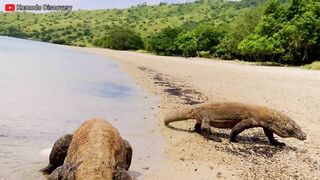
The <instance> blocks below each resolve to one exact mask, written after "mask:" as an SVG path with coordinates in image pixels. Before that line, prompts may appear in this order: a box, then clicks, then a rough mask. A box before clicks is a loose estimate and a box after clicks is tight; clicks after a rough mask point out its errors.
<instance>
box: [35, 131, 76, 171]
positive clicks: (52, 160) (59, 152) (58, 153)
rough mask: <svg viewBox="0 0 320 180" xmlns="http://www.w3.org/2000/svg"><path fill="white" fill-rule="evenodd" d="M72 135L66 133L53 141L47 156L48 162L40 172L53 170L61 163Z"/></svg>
mask: <svg viewBox="0 0 320 180" xmlns="http://www.w3.org/2000/svg"><path fill="white" fill-rule="evenodd" d="M72 137H73V135H72V134H66V135H64V136H62V137H61V138H59V139H58V140H57V141H56V142H55V143H54V145H53V147H52V150H51V152H50V156H49V164H48V166H47V167H45V168H43V169H41V170H40V171H41V172H43V173H46V174H50V173H51V172H52V171H53V170H55V169H56V168H57V167H59V166H61V165H62V164H63V162H64V159H65V158H66V156H67V152H68V149H69V146H70V143H71V140H72Z"/></svg>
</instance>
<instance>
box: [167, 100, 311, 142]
mask: <svg viewBox="0 0 320 180" xmlns="http://www.w3.org/2000/svg"><path fill="white" fill-rule="evenodd" d="M188 119H195V120H196V121H197V122H196V125H195V131H196V132H198V133H201V134H202V135H203V136H204V137H206V138H208V139H210V140H214V141H217V142H221V139H220V138H218V137H216V136H214V135H213V134H212V132H211V127H216V128H232V131H231V134H230V138H229V140H230V141H231V142H238V141H237V139H236V136H237V135H238V134H240V133H241V132H242V131H244V130H245V129H248V128H254V127H262V128H263V130H264V133H265V135H266V136H267V137H268V139H269V141H270V144H271V145H274V146H283V145H285V144H284V143H281V142H279V141H277V140H276V139H275V138H274V136H273V133H275V134H277V135H278V136H280V137H282V138H287V137H294V138H297V139H299V140H305V139H306V134H305V133H304V132H303V131H302V130H301V128H300V127H299V125H298V124H297V123H296V122H295V121H293V120H292V119H290V118H289V117H288V116H286V115H285V114H283V113H281V112H278V111H275V110H273V109H270V108H267V107H263V106H254V105H249V104H243V103H236V102H221V103H212V104H201V105H194V106H191V107H188V108H184V109H179V110H173V111H171V112H169V113H168V114H167V115H166V116H165V119H164V123H165V125H166V126H169V123H171V122H175V121H184V120H188Z"/></svg>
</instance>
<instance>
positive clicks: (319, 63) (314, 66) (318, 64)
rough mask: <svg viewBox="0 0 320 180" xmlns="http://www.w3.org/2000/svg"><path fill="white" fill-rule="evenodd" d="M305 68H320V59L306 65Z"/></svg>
mask: <svg viewBox="0 0 320 180" xmlns="http://www.w3.org/2000/svg"><path fill="white" fill-rule="evenodd" d="M304 68H305V69H312V70H320V61H315V62H313V63H311V64H308V65H305V66H304Z"/></svg>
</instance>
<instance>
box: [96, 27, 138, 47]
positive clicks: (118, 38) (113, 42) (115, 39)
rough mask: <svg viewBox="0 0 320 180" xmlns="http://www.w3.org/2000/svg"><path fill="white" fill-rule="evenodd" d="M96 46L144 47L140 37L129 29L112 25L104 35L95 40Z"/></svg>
mask: <svg viewBox="0 0 320 180" xmlns="http://www.w3.org/2000/svg"><path fill="white" fill-rule="evenodd" d="M94 44H95V45H96V46H100V47H104V48H110V49H117V50H138V49H143V48H144V42H143V41H142V38H141V37H140V36H139V35H138V34H137V33H136V32H134V31H132V30H131V29H127V28H120V27H114V28H112V30H110V31H108V32H107V34H106V35H105V36H103V37H102V38H99V39H97V40H95V42H94Z"/></svg>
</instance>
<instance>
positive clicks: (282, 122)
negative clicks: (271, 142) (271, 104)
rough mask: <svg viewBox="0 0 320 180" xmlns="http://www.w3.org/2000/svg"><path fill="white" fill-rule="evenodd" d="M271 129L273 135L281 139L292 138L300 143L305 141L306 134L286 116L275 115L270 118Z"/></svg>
mask: <svg viewBox="0 0 320 180" xmlns="http://www.w3.org/2000/svg"><path fill="white" fill-rule="evenodd" d="M272 121H273V123H272V125H271V128H270V129H272V130H273V132H274V133H276V134H277V135H278V136H280V137H282V138H289V137H294V138H297V139H299V140H301V141H304V140H306V139H307V136H306V134H305V133H304V132H303V131H302V130H301V128H300V126H299V125H298V124H297V123H296V122H295V121H294V120H292V119H291V118H289V117H288V116H286V115H284V114H282V113H275V114H273V117H272Z"/></svg>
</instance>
